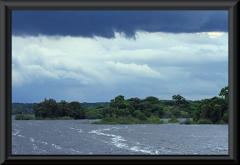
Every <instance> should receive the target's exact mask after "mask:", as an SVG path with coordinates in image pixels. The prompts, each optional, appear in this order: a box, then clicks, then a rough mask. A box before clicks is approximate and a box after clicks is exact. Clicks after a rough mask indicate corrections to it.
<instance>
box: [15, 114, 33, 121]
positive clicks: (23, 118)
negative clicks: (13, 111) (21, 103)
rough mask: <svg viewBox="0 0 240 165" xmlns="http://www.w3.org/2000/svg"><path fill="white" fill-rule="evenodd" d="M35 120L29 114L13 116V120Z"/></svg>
mask: <svg viewBox="0 0 240 165" xmlns="http://www.w3.org/2000/svg"><path fill="white" fill-rule="evenodd" d="M34 119H35V118H34V117H33V116H31V115H29V114H18V115H16V116H15V120H34Z"/></svg>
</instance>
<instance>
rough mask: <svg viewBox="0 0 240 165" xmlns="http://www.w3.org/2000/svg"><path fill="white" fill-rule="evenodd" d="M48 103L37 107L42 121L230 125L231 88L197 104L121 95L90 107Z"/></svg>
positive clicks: (176, 96) (179, 98) (178, 96)
mask: <svg viewBox="0 0 240 165" xmlns="http://www.w3.org/2000/svg"><path fill="white" fill-rule="evenodd" d="M83 104H84V103H79V102H77V101H73V102H70V103H68V102H66V101H65V100H61V101H60V102H56V101H55V100H54V99H46V98H45V99H44V101H43V102H40V103H38V104H34V107H33V111H34V114H35V117H37V118H38V119H41V118H42V119H44V118H59V117H70V118H73V119H105V118H112V119H113V118H114V119H117V118H121V117H129V118H131V119H132V118H136V119H138V120H139V121H146V120H148V119H150V118H151V119H154V120H156V119H160V118H193V121H195V122H197V123H209V124H211V123H213V124H216V123H228V86H226V87H225V88H222V89H221V91H220V93H219V94H218V96H214V97H212V98H208V99H202V100H197V101H191V100H186V99H185V98H184V97H183V96H181V95H180V94H177V95H173V96H172V100H159V99H158V98H157V97H154V96H148V97H146V98H144V99H139V98H138V97H134V98H130V99H125V98H124V96H123V95H118V96H116V97H115V98H114V99H112V100H110V102H105V103H97V104H94V103H92V104H86V103H85V106H84V107H83Z"/></svg>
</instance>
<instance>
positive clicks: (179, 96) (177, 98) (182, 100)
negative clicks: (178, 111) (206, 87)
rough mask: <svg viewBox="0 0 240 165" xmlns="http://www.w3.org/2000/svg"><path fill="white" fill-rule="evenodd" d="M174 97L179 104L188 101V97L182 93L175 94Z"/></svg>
mask: <svg viewBox="0 0 240 165" xmlns="http://www.w3.org/2000/svg"><path fill="white" fill-rule="evenodd" d="M172 99H173V101H175V102H176V104H177V105H180V104H185V103H186V102H187V101H186V99H185V98H184V97H183V96H181V95H180V94H178V95H173V96H172Z"/></svg>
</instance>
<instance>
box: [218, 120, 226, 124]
mask: <svg viewBox="0 0 240 165" xmlns="http://www.w3.org/2000/svg"><path fill="white" fill-rule="evenodd" d="M217 124H227V123H226V122H225V121H223V120H220V121H219V122H217Z"/></svg>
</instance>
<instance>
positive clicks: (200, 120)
mask: <svg viewBox="0 0 240 165" xmlns="http://www.w3.org/2000/svg"><path fill="white" fill-rule="evenodd" d="M197 123H198V124H212V122H211V121H210V120H209V119H199V120H198V121H197Z"/></svg>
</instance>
